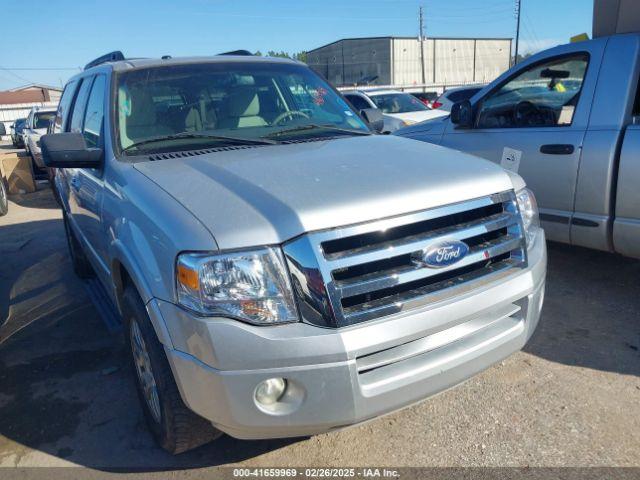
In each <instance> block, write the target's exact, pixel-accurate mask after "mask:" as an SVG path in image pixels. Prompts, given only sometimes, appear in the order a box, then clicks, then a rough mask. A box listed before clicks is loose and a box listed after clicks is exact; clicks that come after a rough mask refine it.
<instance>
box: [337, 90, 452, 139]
mask: <svg viewBox="0 0 640 480" xmlns="http://www.w3.org/2000/svg"><path fill="white" fill-rule="evenodd" d="M342 94H343V95H344V97H345V98H346V99H347V100H348V101H349V103H351V105H352V106H353V107H354V108H355V109H356V110H364V109H368V108H378V109H380V110H381V111H382V116H383V118H384V129H383V133H391V132H395V131H396V130H397V129H399V128H402V127H406V126H408V125H413V124H415V123H419V122H424V121H425V120H429V119H431V118H437V117H441V116H444V115H447V112H438V111H434V110H431V109H430V108H429V107H427V106H426V105H424V104H423V103H422V102H421V101H420V100H418V99H417V98H416V97H415V96H413V95H411V94H409V93H405V92H401V91H399V90H389V89H380V90H367V91H362V90H349V91H345V92H342Z"/></svg>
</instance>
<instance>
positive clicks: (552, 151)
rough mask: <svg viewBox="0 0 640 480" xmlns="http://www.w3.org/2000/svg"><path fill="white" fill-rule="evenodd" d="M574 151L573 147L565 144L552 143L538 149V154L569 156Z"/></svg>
mask: <svg viewBox="0 0 640 480" xmlns="http://www.w3.org/2000/svg"><path fill="white" fill-rule="evenodd" d="M574 151H575V147H574V146H573V145H569V144H566V143H554V144H550V145H542V146H541V147H540V153H545V154H547V155H571V154H572V153H573V152H574Z"/></svg>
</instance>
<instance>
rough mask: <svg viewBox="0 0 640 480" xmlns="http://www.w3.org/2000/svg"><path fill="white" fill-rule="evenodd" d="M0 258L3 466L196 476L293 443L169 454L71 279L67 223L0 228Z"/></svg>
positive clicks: (41, 195)
mask: <svg viewBox="0 0 640 480" xmlns="http://www.w3.org/2000/svg"><path fill="white" fill-rule="evenodd" d="M31 196H32V197H36V198H33V199H30V201H31V202H33V204H34V205H38V207H37V208H39V205H40V204H44V206H45V208H54V206H55V204H54V201H53V198H52V196H51V193H50V191H49V190H44V191H39V192H37V193H36V194H32V195H31ZM24 197H25V198H26V197H29V195H25V196H24ZM12 200H13V199H12ZM0 225H1V224H0ZM0 258H2V262H3V263H2V268H1V269H0V465H2V466H9V465H15V464H17V463H20V464H21V465H25V464H26V465H28V464H31V463H32V462H33V463H34V464H42V463H43V461H44V460H43V458H41V457H42V456H43V455H45V454H46V455H51V456H53V457H57V459H64V460H66V461H70V462H73V463H76V464H79V465H84V466H88V467H93V468H98V469H104V470H110V469H114V468H133V469H135V470H136V471H140V470H145V469H148V470H158V469H181V468H198V467H203V466H213V465H219V464H224V463H228V462H236V461H241V460H244V459H246V458H252V457H255V456H257V455H260V454H262V453H265V452H268V451H272V450H275V449H278V448H281V447H283V446H285V445H289V444H291V443H292V442H293V440H274V441H262V442H245V441H240V440H235V439H232V438H229V437H223V438H222V439H220V440H219V441H218V442H216V443H215V444H211V445H206V446H204V447H201V448H199V449H196V450H194V451H192V452H188V453H185V454H182V455H180V456H176V457H174V456H171V455H169V454H166V453H165V452H164V451H162V450H161V449H159V448H157V447H156V445H155V444H154V442H153V439H152V438H151V436H150V435H149V433H148V431H147V429H146V426H145V424H144V418H143V415H142V411H141V410H140V408H139V405H138V399H137V397H136V394H135V389H134V384H133V381H134V380H133V375H132V372H131V370H130V369H129V365H128V364H127V362H126V360H125V358H126V357H125V355H124V354H123V353H122V347H121V345H122V341H121V339H120V337H119V336H112V335H111V334H109V332H108V331H107V329H106V327H105V326H104V324H103V323H102V321H101V319H100V317H99V316H98V313H97V311H96V310H95V309H94V307H93V306H92V305H91V303H90V301H89V299H88V297H87V294H86V292H85V288H84V284H83V283H82V282H81V281H80V280H78V279H77V278H76V277H75V276H74V274H73V272H72V268H71V263H70V261H69V259H68V255H67V246H66V240H65V237H64V227H63V224H62V221H61V220H60V219H43V220H34V221H30V222H25V223H16V224H10V225H2V226H0ZM50 462H51V459H49V460H47V463H50ZM54 462H55V458H54Z"/></svg>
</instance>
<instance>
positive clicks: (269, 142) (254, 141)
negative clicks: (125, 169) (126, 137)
mask: <svg viewBox="0 0 640 480" xmlns="http://www.w3.org/2000/svg"><path fill="white" fill-rule="evenodd" d="M185 138H186V139H189V138H195V139H198V138H204V139H211V140H226V141H229V142H234V143H237V144H239V145H277V144H278V142H277V141H275V140H268V139H265V138H255V139H254V138H241V137H230V136H226V135H213V134H206V133H186V132H185V133H177V134H175V135H163V136H160V137H153V138H147V139H146V140H142V141H140V142H136V143H133V144H131V145H129V146H128V147H125V148H123V149H122V151H123V152H127V151H130V150H131V149H134V148H137V147H140V146H142V145H148V144H150V143H157V142H163V141H166V140H182V139H185Z"/></svg>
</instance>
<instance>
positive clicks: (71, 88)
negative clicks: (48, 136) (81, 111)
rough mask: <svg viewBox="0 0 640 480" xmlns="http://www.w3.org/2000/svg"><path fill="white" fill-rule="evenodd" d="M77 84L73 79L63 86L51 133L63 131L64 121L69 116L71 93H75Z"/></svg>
mask: <svg viewBox="0 0 640 480" xmlns="http://www.w3.org/2000/svg"><path fill="white" fill-rule="evenodd" d="M77 86H78V82H77V81H76V80H73V81H72V82H69V83H67V86H66V87H64V92H62V97H61V98H60V103H59V104H58V112H57V113H56V121H55V125H54V127H53V133H60V132H64V124H65V123H66V120H67V117H68V116H69V108H70V107H71V102H72V100H73V94H74V93H76V87H77Z"/></svg>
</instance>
